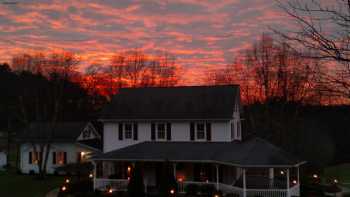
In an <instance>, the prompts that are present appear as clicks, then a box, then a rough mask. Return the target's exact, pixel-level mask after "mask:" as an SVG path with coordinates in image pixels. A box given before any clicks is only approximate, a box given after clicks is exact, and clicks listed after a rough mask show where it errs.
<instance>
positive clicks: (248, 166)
mask: <svg viewBox="0 0 350 197" xmlns="http://www.w3.org/2000/svg"><path fill="white" fill-rule="evenodd" d="M91 160H94V161H133V162H140V161H141V162H166V161H169V162H182V163H216V164H223V165H228V166H234V167H245V168H272V167H274V168H290V167H298V166H300V165H303V164H305V163H306V161H303V162H299V163H297V164H294V165H241V164H235V163H229V162H221V161H214V160H169V159H167V158H165V159H110V158H102V159H100V158H99V159H94V158H92V159H91Z"/></svg>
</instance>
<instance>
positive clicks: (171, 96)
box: [92, 85, 303, 197]
mask: <svg viewBox="0 0 350 197" xmlns="http://www.w3.org/2000/svg"><path fill="white" fill-rule="evenodd" d="M240 111H241V104H240V91H239V86H235V85H227V86H191V87H170V88H157V87H156V88H125V89H121V90H120V92H119V93H118V94H117V95H116V96H115V97H114V98H113V99H112V101H111V103H110V104H109V105H107V106H106V107H105V108H104V110H103V111H102V113H101V121H102V122H103V125H104V130H103V153H102V154H100V155H97V156H95V157H93V158H92V160H93V162H94V164H95V172H94V173H95V176H94V189H98V190H106V189H108V188H112V190H111V191H114V190H125V189H126V186H127V184H128V179H129V176H130V171H132V169H133V165H134V164H135V163H137V162H140V163H142V166H143V174H144V184H145V186H146V190H147V191H151V190H154V189H155V188H158V186H159V184H160V180H161V178H160V176H161V172H160V169H161V166H162V165H164V163H165V162H170V163H172V165H173V173H174V177H175V178H176V180H177V181H178V183H179V192H184V190H185V188H186V186H187V185H188V184H198V185H206V184H209V185H214V186H215V187H216V188H217V189H218V190H221V191H222V192H223V193H226V194H227V193H236V194H238V195H240V196H244V197H246V196H255V195H262V196H267V194H268V196H270V195H274V196H278V197H280V196H281V197H282V196H283V197H289V196H299V185H300V184H299V166H300V165H301V164H302V163H303V162H301V161H299V160H297V159H295V158H294V157H293V156H291V155H289V154H287V153H285V152H284V151H283V150H281V149H279V148H277V147H275V146H274V145H272V144H270V143H268V142H267V141H265V140H262V139H259V138H253V139H244V137H243V136H244V133H242V129H241V117H240Z"/></svg>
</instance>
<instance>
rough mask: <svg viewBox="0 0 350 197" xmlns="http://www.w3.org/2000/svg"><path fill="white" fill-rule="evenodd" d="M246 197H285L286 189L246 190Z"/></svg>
mask: <svg viewBox="0 0 350 197" xmlns="http://www.w3.org/2000/svg"><path fill="white" fill-rule="evenodd" d="M246 196H247V197H255V196H264V197H287V190H286V189H247V190H246Z"/></svg>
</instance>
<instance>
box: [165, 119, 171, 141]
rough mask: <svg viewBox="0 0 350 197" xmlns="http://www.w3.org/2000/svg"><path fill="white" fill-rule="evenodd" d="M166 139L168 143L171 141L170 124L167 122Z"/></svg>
mask: <svg viewBox="0 0 350 197" xmlns="http://www.w3.org/2000/svg"><path fill="white" fill-rule="evenodd" d="M166 139H167V140H169V141H170V140H171V124H170V122H168V123H167V124H166Z"/></svg>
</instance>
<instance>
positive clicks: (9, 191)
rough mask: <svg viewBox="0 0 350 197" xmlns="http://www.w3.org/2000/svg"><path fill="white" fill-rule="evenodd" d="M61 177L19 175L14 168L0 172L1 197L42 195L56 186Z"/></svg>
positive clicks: (59, 183)
mask: <svg viewBox="0 0 350 197" xmlns="http://www.w3.org/2000/svg"><path fill="white" fill-rule="evenodd" d="M63 180H64V179H63V177H57V176H48V177H46V178H45V179H43V180H40V179H38V178H37V177H36V176H35V175H32V176H30V175H20V174H17V173H15V171H14V170H10V171H8V172H0V196H1V197H44V196H45V195H46V194H47V193H48V192H49V191H51V190H52V189H55V188H58V187H59V186H60V185H61V184H62V182H63Z"/></svg>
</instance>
